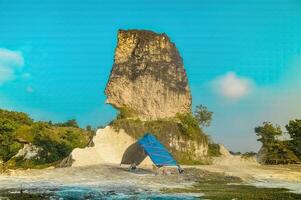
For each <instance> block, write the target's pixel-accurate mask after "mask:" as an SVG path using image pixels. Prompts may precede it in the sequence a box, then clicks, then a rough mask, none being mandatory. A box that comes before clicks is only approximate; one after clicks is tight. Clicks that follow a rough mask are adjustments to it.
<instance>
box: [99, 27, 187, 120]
mask: <svg viewBox="0 0 301 200" xmlns="http://www.w3.org/2000/svg"><path fill="white" fill-rule="evenodd" d="M105 93H106V95H107V103H109V104H111V105H113V106H114V107H116V108H127V109H130V110H131V111H133V112H134V113H135V114H136V115H137V117H139V118H140V119H159V118H166V117H173V116H175V115H176V114H177V113H185V112H190V110H191V94H190V90H189V87H188V79H187V76H186V72H185V69H184V66H183V61H182V58H181V56H180V54H179V52H178V50H177V48H176V46H175V44H174V43H172V42H171V41H170V39H169V38H168V36H167V35H166V34H157V33H154V32H151V31H144V30H128V31H125V30H119V32H118V43H117V48H116V50H115V58H114V65H113V69H112V71H111V76H110V79H109V82H108V84H107V87H106V90H105Z"/></svg>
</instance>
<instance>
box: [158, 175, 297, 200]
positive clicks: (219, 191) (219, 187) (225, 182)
mask: <svg viewBox="0 0 301 200" xmlns="http://www.w3.org/2000/svg"><path fill="white" fill-rule="evenodd" d="M189 170H190V169H188V170H186V171H188V173H189ZM194 176H198V180H197V182H196V184H195V185H194V186H193V187H190V188H180V189H174V188H172V189H164V190H163V192H165V193H203V194H204V196H203V197H202V199H212V200H229V199H236V200H284V199H285V200H290V199H301V194H295V193H291V192H289V190H288V189H285V188H256V187H255V186H250V185H243V182H242V180H241V179H240V178H238V177H233V176H225V175H224V174H222V173H212V172H207V171H200V172H198V175H195V174H194Z"/></svg>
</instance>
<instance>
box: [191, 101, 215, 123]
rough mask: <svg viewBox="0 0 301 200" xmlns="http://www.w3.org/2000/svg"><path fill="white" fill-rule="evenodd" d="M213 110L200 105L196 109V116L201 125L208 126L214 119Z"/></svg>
mask: <svg viewBox="0 0 301 200" xmlns="http://www.w3.org/2000/svg"><path fill="white" fill-rule="evenodd" d="M212 115H213V112H210V111H208V109H207V107H206V106H203V105H198V106H196V109H195V111H194V117H195V119H196V120H197V121H198V123H199V125H200V126H201V127H208V126H210V124H211V121H212Z"/></svg>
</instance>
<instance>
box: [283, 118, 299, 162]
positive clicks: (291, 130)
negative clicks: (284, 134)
mask: <svg viewBox="0 0 301 200" xmlns="http://www.w3.org/2000/svg"><path fill="white" fill-rule="evenodd" d="M285 128H286V130H287V131H288V134H289V135H290V137H291V140H290V141H289V142H288V146H289V148H290V149H291V150H292V151H293V152H294V153H295V154H296V156H298V158H299V159H300V160H301V119H296V120H291V121H289V123H288V125H286V126H285Z"/></svg>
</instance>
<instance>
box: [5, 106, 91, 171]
mask: <svg viewBox="0 0 301 200" xmlns="http://www.w3.org/2000/svg"><path fill="white" fill-rule="evenodd" d="M92 135H93V130H91V128H90V129H89V130H84V129H81V128H79V126H78V124H77V122H76V120H69V121H67V122H65V123H52V122H51V121H50V122H42V121H34V120H32V119H31V118H30V117H29V116H28V115H27V114H25V113H22V112H14V111H7V110H2V109H0V163H2V164H1V166H0V169H1V168H2V170H4V169H6V168H43V167H48V166H51V165H55V164H57V163H58V162H60V160H62V159H63V158H65V157H66V156H68V155H69V154H70V152H71V151H72V150H73V149H74V148H77V147H85V146H87V145H88V143H89V141H90V139H91V137H92Z"/></svg>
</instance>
